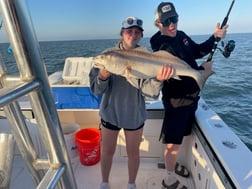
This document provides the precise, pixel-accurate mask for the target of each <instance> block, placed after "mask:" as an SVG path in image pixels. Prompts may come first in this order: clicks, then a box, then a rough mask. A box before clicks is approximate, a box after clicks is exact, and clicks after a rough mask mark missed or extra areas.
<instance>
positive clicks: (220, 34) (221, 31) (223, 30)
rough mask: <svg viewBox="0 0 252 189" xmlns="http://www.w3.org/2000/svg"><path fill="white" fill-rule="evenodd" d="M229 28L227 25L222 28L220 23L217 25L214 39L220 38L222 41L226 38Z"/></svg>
mask: <svg viewBox="0 0 252 189" xmlns="http://www.w3.org/2000/svg"><path fill="white" fill-rule="evenodd" d="M227 28H228V25H225V26H223V27H222V28H221V25H220V23H217V25H216V27H215V30H214V34H213V35H214V37H215V38H220V39H223V38H225V36H226V33H227Z"/></svg>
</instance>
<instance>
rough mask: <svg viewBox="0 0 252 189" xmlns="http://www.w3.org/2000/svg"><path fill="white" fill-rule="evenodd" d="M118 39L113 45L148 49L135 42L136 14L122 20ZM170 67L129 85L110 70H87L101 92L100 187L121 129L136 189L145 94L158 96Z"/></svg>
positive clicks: (138, 32)
mask: <svg viewBox="0 0 252 189" xmlns="http://www.w3.org/2000/svg"><path fill="white" fill-rule="evenodd" d="M120 35H121V37H122V38H121V40H120V41H119V42H118V43H117V44H116V46H115V47H114V48H110V49H107V50H106V51H108V50H113V49H121V50H124V49H136V50H144V51H147V49H146V48H144V47H140V46H139V45H138V42H139V41H140V39H141V38H142V37H143V22H142V20H140V19H138V18H137V17H128V18H126V19H125V20H124V21H123V23H122V28H121V32H120ZM172 74H173V69H172V68H171V67H169V66H163V67H162V68H161V69H160V72H159V73H158V74H157V77H156V78H154V79H149V80H137V81H134V79H133V78H131V79H130V80H131V83H134V85H136V86H132V85H131V84H130V83H129V82H128V81H127V79H126V78H125V77H122V76H119V75H115V74H112V73H109V72H108V71H106V70H102V69H100V70H99V69H97V68H93V69H92V70H91V71H90V75H89V76H90V87H91V90H92V92H93V93H94V94H97V95H100V94H102V101H101V104H100V117H101V123H102V127H101V133H102V148H101V173H102V183H101V185H100V189H108V188H109V174H110V170H111V166H112V160H113V155H114V152H115V149H116V143H117V137H118V133H119V131H120V129H121V128H123V129H124V134H125V139H126V151H127V155H128V174H129V180H128V189H135V188H136V184H135V181H136V176H137V172H138V168H139V163H140V156H139V145H140V142H141V138H142V133H143V127H144V122H145V120H146V109H145V97H144V95H147V96H150V97H153V98H157V97H158V96H159V93H160V89H161V87H162V81H163V80H166V79H169V78H170V77H171V76H172Z"/></svg>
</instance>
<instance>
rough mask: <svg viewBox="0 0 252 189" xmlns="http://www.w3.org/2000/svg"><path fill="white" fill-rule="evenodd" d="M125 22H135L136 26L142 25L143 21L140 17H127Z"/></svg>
mask: <svg viewBox="0 0 252 189" xmlns="http://www.w3.org/2000/svg"><path fill="white" fill-rule="evenodd" d="M126 22H127V23H128V24H129V25H133V24H137V25H138V26H142V25H143V21H142V20H140V19H133V18H128V19H127V20H126Z"/></svg>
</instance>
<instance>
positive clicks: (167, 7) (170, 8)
mask: <svg viewBox="0 0 252 189" xmlns="http://www.w3.org/2000/svg"><path fill="white" fill-rule="evenodd" d="M174 16H178V14H177V12H176V10H175V7H174V5H173V4H172V3H170V2H162V3H160V4H159V5H158V8H157V10H156V13H155V19H156V20H157V19H159V20H160V22H164V21H165V20H166V19H168V18H171V17H174Z"/></svg>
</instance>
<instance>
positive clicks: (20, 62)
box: [0, 0, 77, 189]
mask: <svg viewBox="0 0 252 189" xmlns="http://www.w3.org/2000/svg"><path fill="white" fill-rule="evenodd" d="M0 14H1V16H2V20H3V24H4V26H5V30H6V33H7V35H8V38H9V41H10V44H11V46H12V51H13V55H14V57H15V60H16V63H17V67H18V70H19V73H20V75H19V76H16V77H13V76H9V75H8V73H7V71H6V70H5V65H4V62H2V63H1V64H0V106H1V107H2V106H3V109H4V112H5V115H6V117H7V119H8V120H9V122H10V124H11V131H12V134H13V136H14V138H15V141H16V144H17V146H18V148H19V150H20V153H21V155H22V157H23V159H24V161H25V163H26V166H27V168H28V171H29V172H30V175H31V177H32V178H33V181H34V182H35V184H36V185H37V188H54V187H55V185H56V184H57V183H58V181H59V183H58V187H59V188H71V189H75V188H77V186H76V182H75V178H74V175H73V170H72V167H71V162H70V159H69V157H68V154H67V150H66V144H65V141H64V137H63V133H62V129H61V126H60V122H59V118H58V114H57V111H56V108H55V102H54V99H53V95H52V92H51V88H50V85H49V82H48V77H47V72H46V69H45V64H44V62H43V59H42V56H41V51H40V47H39V44H38V41H37V38H36V35H35V32H34V29H33V25H32V21H31V18H30V16H29V14H28V11H27V9H26V6H25V2H24V1H23V0H0ZM24 95H27V96H28V97H29V101H30V104H31V107H32V110H33V113H34V115H35V119H36V121H37V125H38V129H39V133H40V135H41V138H42V141H43V143H44V146H45V149H46V152H47V155H48V159H40V157H39V156H38V154H37V152H36V150H35V148H34V145H33V141H32V139H31V136H30V134H29V130H28V129H27V125H26V122H25V119H24V116H23V115H22V112H21V108H20V106H19V104H18V102H17V100H18V98H20V97H22V96H24ZM46 170H47V172H46V173H45V171H46Z"/></svg>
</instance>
